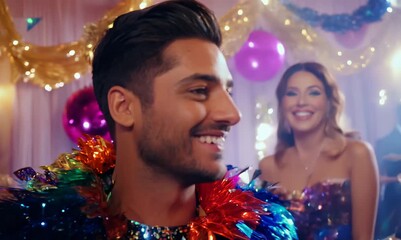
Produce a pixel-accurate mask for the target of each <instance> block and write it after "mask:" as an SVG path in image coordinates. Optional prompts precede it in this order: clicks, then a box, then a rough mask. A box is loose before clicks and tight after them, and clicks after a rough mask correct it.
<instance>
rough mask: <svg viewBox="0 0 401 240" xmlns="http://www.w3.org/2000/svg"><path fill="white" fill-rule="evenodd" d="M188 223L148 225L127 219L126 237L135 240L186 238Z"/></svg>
mask: <svg viewBox="0 0 401 240" xmlns="http://www.w3.org/2000/svg"><path fill="white" fill-rule="evenodd" d="M188 231H189V225H183V226H177V227H150V226H147V225H144V224H141V223H139V222H136V221H128V232H127V235H126V237H127V238H128V239H135V240H137V239H138V240H148V239H162V240H170V239H182V240H184V239H187V238H186V236H187V234H188Z"/></svg>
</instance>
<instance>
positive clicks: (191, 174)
mask: <svg viewBox="0 0 401 240" xmlns="http://www.w3.org/2000/svg"><path fill="white" fill-rule="evenodd" d="M220 45H221V34H220V30H219V26H218V24H217V21H216V19H215V16H214V15H213V14H212V13H211V12H210V10H209V9H207V8H206V7H205V6H203V5H201V4H200V3H198V2H196V1H190V0H173V1H166V2H162V3H160V4H158V5H154V6H151V7H149V8H146V9H143V10H138V11H134V12H129V13H127V14H124V15H122V16H120V17H118V18H117V19H116V20H115V22H114V24H113V27H112V28H111V29H109V30H108V31H107V32H106V34H105V36H104V37H103V38H102V40H101V41H100V43H99V44H98V46H97V48H96V51H95V54H94V59H93V86H94V90H95V95H96V97H97V100H98V102H99V105H100V108H101V110H102V111H103V114H104V116H105V118H106V121H107V123H108V125H109V129H110V133H111V136H112V138H113V140H114V146H115V163H114V161H112V160H110V159H113V158H114V153H113V152H112V148H110V146H109V145H108V144H107V143H105V142H104V141H103V140H102V139H99V138H90V139H88V140H87V141H86V142H84V141H81V143H80V147H81V151H80V152H74V155H72V156H71V155H67V156H66V157H65V156H64V157H61V158H59V160H58V161H57V162H56V164H53V165H52V166H50V167H46V168H45V170H48V172H45V176H42V177H40V178H38V177H37V173H36V172H33V174H32V171H33V170H31V169H22V170H20V171H19V172H17V174H18V175H19V176H20V178H21V179H28V183H30V186H35V187H34V189H36V190H37V189H38V187H37V185H38V186H40V188H39V190H40V193H41V194H39V195H38V196H36V195H34V196H32V197H31V195H33V194H31V193H27V192H26V191H24V192H23V193H24V194H26V195H24V197H23V198H22V199H23V200H32V199H34V200H33V201H34V204H32V203H29V205H26V203H25V201H23V204H24V206H29V207H30V208H31V209H37V208H38V206H39V209H37V210H38V212H40V214H39V216H37V215H32V214H31V212H29V211H28V210H26V208H23V210H21V209H20V208H21V204H19V205H17V204H14V203H15V202H14V201H12V202H11V204H5V205H3V206H4V207H3V212H9V211H10V210H9V209H14V211H22V213H23V215H24V216H27V217H28V218H29V220H30V222H29V223H30V224H31V226H35V227H32V228H28V230H26V229H27V228H24V229H23V231H26V232H27V234H24V235H23V236H24V237H26V236H27V235H28V236H30V237H31V236H33V237H37V236H39V235H40V234H42V235H44V234H51V236H52V237H55V238H56V237H57V238H58V239H59V238H68V239H70V238H73V239H75V238H77V237H79V238H88V239H93V238H96V239H97V238H103V237H107V238H109V239H118V238H124V239H159V238H163V239H220V238H222V239H291V238H296V235H295V233H294V227H293V222H292V219H291V217H290V216H289V215H288V212H287V211H286V210H285V209H284V208H282V207H280V206H279V205H277V204H274V203H271V202H270V201H269V194H268V192H264V191H263V190H260V191H259V192H258V196H259V197H258V198H256V197H254V194H253V193H252V191H249V189H241V188H239V187H238V186H236V183H237V182H236V181H235V180H234V179H235V176H236V175H235V174H234V177H233V176H232V174H231V175H230V174H228V173H227V170H226V166H225V165H224V163H223V161H222V159H221V156H222V149H223V143H224V140H225V137H226V135H227V133H228V132H229V130H230V127H231V126H233V125H235V124H236V123H237V122H238V121H239V120H240V113H239V111H238V109H237V107H236V106H235V104H234V102H233V100H232V98H231V96H230V94H231V92H232V76H231V74H230V72H229V69H228V67H227V63H226V61H225V59H224V56H223V54H222V52H221V51H220V49H219V47H220ZM82 163H85V164H82ZM77 164H78V165H80V164H82V165H81V166H80V167H76V165H77ZM114 164H115V167H114ZM88 166H92V167H90V169H89V171H88V170H87V168H88ZM72 170H74V171H75V172H76V173H75V174H71V172H73V171H72ZM92 172H96V173H97V175H94V174H93V173H92ZM111 173H112V177H111V181H110V179H109V176H110V175H111ZM230 173H232V171H231V172H230ZM234 173H235V171H234ZM53 175H56V177H53ZM66 176H68V177H66ZM223 178H224V179H223ZM29 179H34V180H35V179H36V180H35V181H33V183H34V184H32V181H31V180H29ZM54 182H55V183H54ZM46 184H47V185H46ZM71 186H73V189H74V191H72V192H71V191H70V189H71V188H70V187H71ZM48 189H50V190H48ZM110 189H111V190H110ZM42 191H43V192H44V193H42ZM62 191H67V192H68V194H65V195H63V194H60V193H62ZM50 192H51V193H52V194H50ZM7 193H9V192H7ZM11 193H12V195H14V196H15V195H18V194H16V193H15V191H11ZM106 194H108V198H107V200H106V199H105V197H104V196H105V195H106ZM20 195H21V194H19V196H20ZM54 195H57V196H58V197H57V198H55V197H53V196H54ZM25 196H29V197H25ZM65 196H68V199H69V201H65V200H66V199H65ZM38 197H42V199H41V202H40V201H39V202H38V201H37V200H36V199H37V198H38ZM49 199H50V200H51V201H49ZM77 200H79V201H77ZM63 201H64V204H63V205H61V206H60V205H59V204H58V203H61V202H63ZM75 202H78V203H79V204H75V205H74V203H75ZM16 203H21V201H16ZM40 203H42V204H45V205H40ZM13 204H14V205H13ZM32 205H35V207H32ZM41 207H42V208H41ZM5 208H7V209H5ZM76 209H79V210H76ZM39 210H41V211H39ZM43 211H45V212H46V211H47V212H46V213H47V214H43ZM66 211H68V214H66ZM1 212H2V209H1V204H0V213H1ZM16 215H17V216H19V215H21V214H19V213H17V214H16ZM44 215H46V216H51V217H50V218H45V216H44ZM41 218H45V219H46V220H41ZM54 219H57V220H58V221H56V222H55V220H54ZM19 222H20V223H21V224H26V219H23V218H22V217H21V218H20V219H19ZM33 223H34V224H33ZM42 223H43V224H42ZM66 223H68V224H66ZM4 224H6V225H8V226H9V227H10V225H11V224H10V223H6V222H5V223H4ZM37 225H39V226H37ZM41 225H43V226H41ZM171 226H173V227H171ZM41 227H42V228H41ZM4 228H5V227H4ZM13 229H14V231H18V232H23V231H21V229H20V228H15V227H14V228H13ZM32 229H35V230H32ZM4 232H5V233H4V234H3V235H1V233H2V232H1V229H0V236H7V237H9V236H14V235H12V232H11V231H10V230H8V231H5V230H4ZM38 232H40V234H38ZM21 235H22V234H20V235H18V236H21ZM48 236H49V235H48Z"/></svg>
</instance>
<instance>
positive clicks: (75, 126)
mask: <svg viewBox="0 0 401 240" xmlns="http://www.w3.org/2000/svg"><path fill="white" fill-rule="evenodd" d="M63 127H64V130H65V132H66V133H67V135H68V137H69V138H70V139H71V140H72V141H73V142H75V143H78V139H79V138H84V134H88V135H91V136H95V135H99V136H101V137H103V138H105V139H106V140H109V141H111V137H110V133H109V129H108V127H107V123H106V120H105V118H104V115H103V113H102V112H101V111H100V108H99V105H98V104H97V102H96V97H95V93H94V92H93V87H87V88H84V89H82V90H79V91H77V92H75V93H73V94H72V95H71V96H70V97H69V98H68V100H67V103H66V105H65V108H64V112H63Z"/></svg>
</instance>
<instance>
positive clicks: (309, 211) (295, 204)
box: [274, 180, 352, 240]
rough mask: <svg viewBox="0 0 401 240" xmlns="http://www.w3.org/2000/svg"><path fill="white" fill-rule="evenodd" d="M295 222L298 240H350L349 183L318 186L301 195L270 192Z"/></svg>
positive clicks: (342, 182)
mask: <svg viewBox="0 0 401 240" xmlns="http://www.w3.org/2000/svg"><path fill="white" fill-rule="evenodd" d="M274 192H275V193H276V194H278V196H279V198H280V199H281V200H282V201H283V202H284V205H285V206H286V207H287V209H288V210H289V211H290V212H291V213H292V215H293V217H294V218H295V225H296V227H297V233H298V237H299V239H300V240H304V239H305V240H311V239H313V240H315V239H316V240H317V239H319V240H320V239H322V240H323V239H330V240H334V239H337V240H340V239H341V240H342V239H344V240H345V239H347V240H349V239H352V231H351V186H350V181H348V180H346V181H324V182H318V183H316V184H314V185H312V186H310V187H307V188H305V189H304V190H303V191H293V192H289V191H286V190H284V189H281V188H277V189H276V190H275V191H274Z"/></svg>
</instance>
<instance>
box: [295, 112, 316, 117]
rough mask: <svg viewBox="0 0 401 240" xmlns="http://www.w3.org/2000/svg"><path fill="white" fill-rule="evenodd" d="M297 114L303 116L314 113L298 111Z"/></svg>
mask: <svg viewBox="0 0 401 240" xmlns="http://www.w3.org/2000/svg"><path fill="white" fill-rule="evenodd" d="M295 115H296V116H301V117H303V116H309V115H312V113H311V112H296V113H295Z"/></svg>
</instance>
